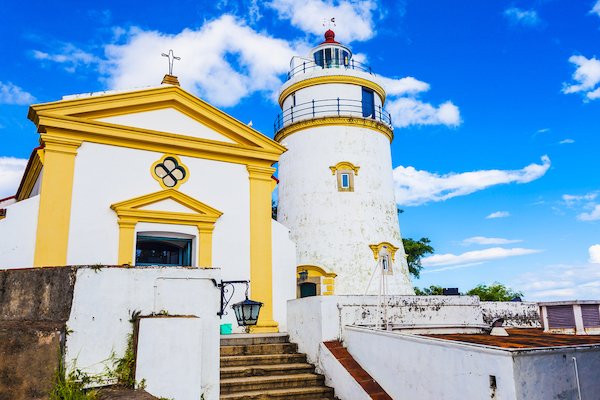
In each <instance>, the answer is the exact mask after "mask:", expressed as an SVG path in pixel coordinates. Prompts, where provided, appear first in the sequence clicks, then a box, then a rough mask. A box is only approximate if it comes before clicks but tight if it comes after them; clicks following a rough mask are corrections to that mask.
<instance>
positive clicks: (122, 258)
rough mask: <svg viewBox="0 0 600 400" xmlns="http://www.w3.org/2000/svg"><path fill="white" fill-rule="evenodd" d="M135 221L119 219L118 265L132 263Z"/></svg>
mask: <svg viewBox="0 0 600 400" xmlns="http://www.w3.org/2000/svg"><path fill="white" fill-rule="evenodd" d="M134 245H135V221H129V220H119V260H118V263H119V265H125V264H127V265H133V264H134V263H133V259H132V258H133V246H134Z"/></svg>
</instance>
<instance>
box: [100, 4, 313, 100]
mask: <svg viewBox="0 0 600 400" xmlns="http://www.w3.org/2000/svg"><path fill="white" fill-rule="evenodd" d="M169 49H173V50H174V52H175V55H177V56H179V57H181V59H182V60H181V61H180V62H176V63H175V67H174V72H173V73H174V74H175V75H178V77H179V81H180V82H181V85H182V86H183V87H185V88H186V89H188V90H191V91H192V92H194V93H196V94H198V95H199V96H200V97H202V98H204V99H206V100H208V101H209V102H211V103H213V104H216V105H217V106H233V105H235V104H237V103H238V102H239V101H240V99H242V98H244V97H247V96H249V95H251V94H252V93H255V92H260V91H265V92H267V93H268V94H269V97H271V96H272V95H273V93H275V92H277V90H278V89H279V87H280V85H281V81H280V79H279V77H278V76H279V75H280V74H283V73H286V72H287V70H288V69H289V61H290V59H291V58H292V56H293V55H295V54H297V53H298V49H294V48H293V47H292V45H290V43H288V42H287V41H285V40H281V39H276V38H273V37H270V36H268V35H267V34H265V33H259V32H256V31H255V30H253V29H252V28H250V27H248V26H246V25H244V23H243V22H241V21H239V20H237V19H235V18H234V17H232V16H230V15H224V16H221V17H220V18H219V19H216V20H213V21H209V22H207V23H206V24H204V25H203V26H202V27H201V28H200V29H198V30H190V29H185V30H183V31H182V32H180V33H178V34H175V35H169V34H164V33H161V32H156V31H143V30H139V29H135V30H132V31H130V32H129V34H128V37H127V41H126V43H125V44H122V45H108V46H107V47H106V57H107V59H108V61H107V62H106V65H105V66H104V68H103V72H104V74H105V75H106V80H107V82H108V86H109V87H110V88H112V89H128V88H131V87H135V86H147V85H158V84H159V83H160V80H161V79H162V76H163V75H164V74H165V72H166V71H167V69H166V67H167V61H166V59H164V58H163V59H161V57H160V54H161V53H163V52H165V51H167V50H169ZM300 51H301V52H302V53H303V52H304V51H305V49H304V48H303V49H302V50H300ZM302 53H301V54H302Z"/></svg>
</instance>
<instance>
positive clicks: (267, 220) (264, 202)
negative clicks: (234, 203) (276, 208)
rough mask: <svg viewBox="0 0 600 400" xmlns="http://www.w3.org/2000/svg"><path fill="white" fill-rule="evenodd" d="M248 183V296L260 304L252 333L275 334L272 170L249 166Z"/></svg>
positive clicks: (276, 327)
mask: <svg viewBox="0 0 600 400" xmlns="http://www.w3.org/2000/svg"><path fill="white" fill-rule="evenodd" d="M247 168H248V177H249V179H250V292H251V294H252V297H253V299H254V300H257V301H260V302H262V303H263V307H262V309H261V310H260V316H259V319H258V323H257V324H256V326H254V327H252V328H251V331H252V332H254V333H263V332H278V331H279V328H278V324H277V322H276V321H275V320H273V255H272V254H273V249H272V248H273V245H272V242H271V236H272V233H271V223H272V222H271V221H272V216H271V215H272V214H271V213H272V209H271V192H272V188H273V179H272V178H271V177H272V176H273V172H275V168H272V167H255V166H248V167H247Z"/></svg>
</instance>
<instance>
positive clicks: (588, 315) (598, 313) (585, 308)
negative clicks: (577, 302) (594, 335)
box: [581, 304, 600, 328]
mask: <svg viewBox="0 0 600 400" xmlns="http://www.w3.org/2000/svg"><path fill="white" fill-rule="evenodd" d="M581 316H582V317H583V326H584V327H586V328H591V327H600V309H599V308H598V304H582V305H581Z"/></svg>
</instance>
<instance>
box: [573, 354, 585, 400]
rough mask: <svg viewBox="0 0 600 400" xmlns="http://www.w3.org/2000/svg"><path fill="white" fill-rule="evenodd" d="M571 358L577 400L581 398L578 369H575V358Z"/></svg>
mask: <svg viewBox="0 0 600 400" xmlns="http://www.w3.org/2000/svg"><path fill="white" fill-rule="evenodd" d="M572 358H573V367H574V368H575V382H577V400H583V399H582V398H581V385H580V384H579V371H578V370H577V358H575V357H572Z"/></svg>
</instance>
